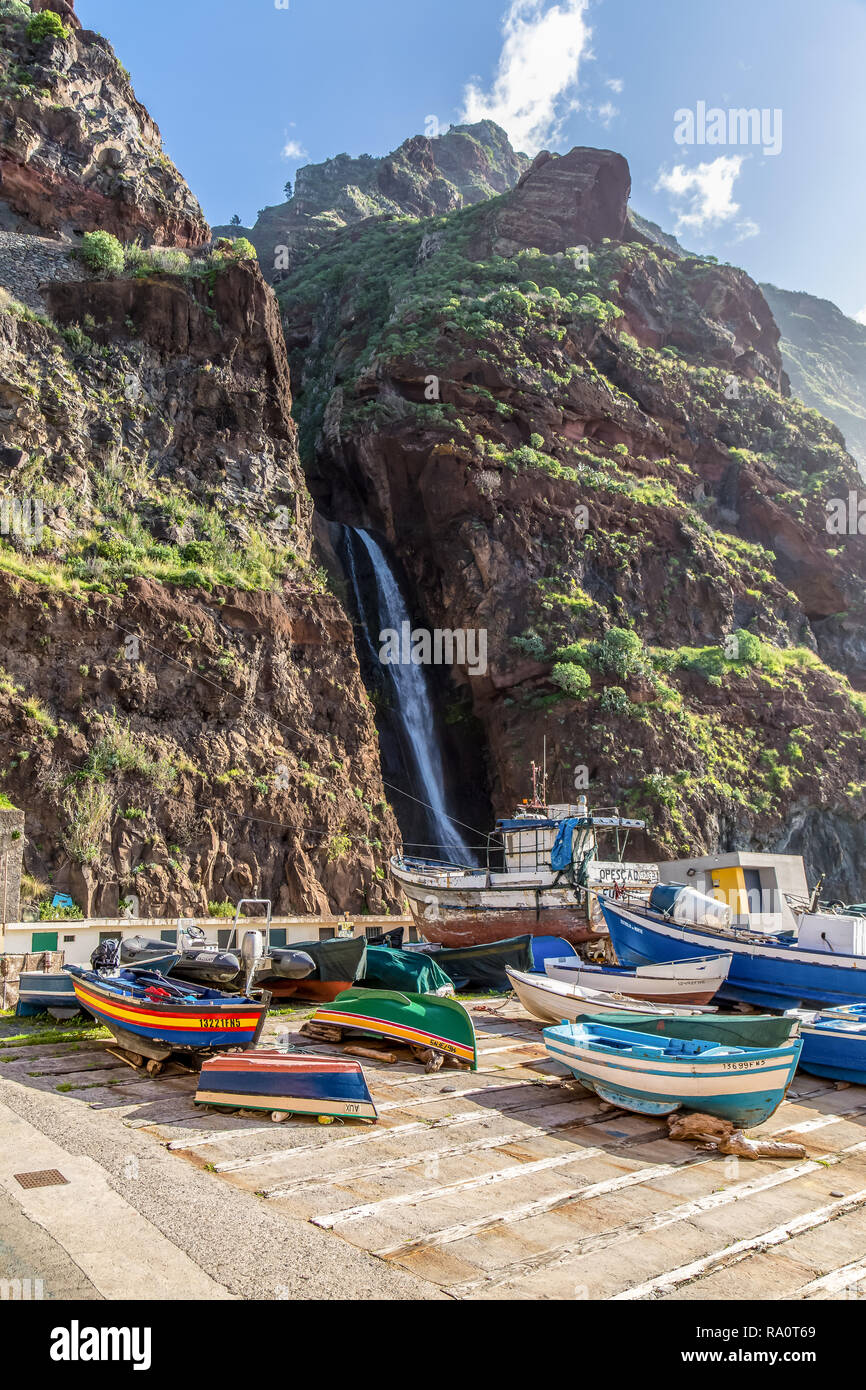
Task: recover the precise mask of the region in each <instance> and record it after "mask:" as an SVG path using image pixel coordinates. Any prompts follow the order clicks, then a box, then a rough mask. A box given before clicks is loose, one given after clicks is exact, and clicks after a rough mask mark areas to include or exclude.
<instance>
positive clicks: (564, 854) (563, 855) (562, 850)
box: [550, 819, 583, 873]
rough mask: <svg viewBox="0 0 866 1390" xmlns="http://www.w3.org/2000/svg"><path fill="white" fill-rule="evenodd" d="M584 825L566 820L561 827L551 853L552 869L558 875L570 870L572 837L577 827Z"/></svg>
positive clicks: (574, 820)
mask: <svg viewBox="0 0 866 1390" xmlns="http://www.w3.org/2000/svg"><path fill="white" fill-rule="evenodd" d="M582 824H583V822H582V821H579V820H576V819H571V820H564V821H563V822H562V824H561V826H560V827H559V834H558V835H557V837H556V839H555V840H554V842H553V849H552V850H551V851H550V867H551V868H552V869H554V870H555V871H556V872H557V873H559V872H561V871H562V870H563V869H567V868H569V866H570V864H571V841H572V836H573V835H574V832H575V829H576V827H577V826H578V825H582Z"/></svg>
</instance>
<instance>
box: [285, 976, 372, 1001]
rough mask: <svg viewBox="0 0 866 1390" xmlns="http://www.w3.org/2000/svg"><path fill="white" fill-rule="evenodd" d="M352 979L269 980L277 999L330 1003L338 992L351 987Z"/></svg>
mask: <svg viewBox="0 0 866 1390" xmlns="http://www.w3.org/2000/svg"><path fill="white" fill-rule="evenodd" d="M353 983H354V981H352V980H278V979H273V978H271V979H270V980H268V989H269V990H270V992H271V994H272V995H273V996H274V998H275V999H299V1000H303V1001H304V1002H305V1003H307V1004H330V1003H332V1002H333V1000H334V999H336V997H337V995H338V994H342V993H343V992H344V991H345V990H347V989H351V988H352V985H353Z"/></svg>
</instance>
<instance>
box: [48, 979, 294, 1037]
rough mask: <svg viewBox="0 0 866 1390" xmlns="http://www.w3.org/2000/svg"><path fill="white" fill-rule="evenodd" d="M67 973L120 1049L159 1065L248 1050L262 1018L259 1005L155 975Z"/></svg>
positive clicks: (264, 1008)
mask: <svg viewBox="0 0 866 1390" xmlns="http://www.w3.org/2000/svg"><path fill="white" fill-rule="evenodd" d="M66 969H67V973H68V974H70V975H71V976H72V984H73V988H74V990H75V997H76V999H77V1000H78V1002H79V1004H80V1005H81V1007H82V1008H83V1009H86V1010H87V1012H88V1013H90V1014H93V1017H94V1018H96V1019H98V1020H99V1022H100V1023H104V1024H105V1026H106V1027H107V1028H108V1029H110V1031H111V1032H112V1033H113V1034H114V1037H115V1038H116V1040H117V1042H118V1043H119V1044H120V1046H121V1047H123V1048H125V1049H127V1050H128V1051H131V1052H133V1053H142V1054H144V1055H145V1056H147V1057H152V1058H157V1059H160V1060H161V1059H164V1058H165V1057H168V1056H170V1054H171V1053H172V1052H214V1051H216V1050H217V1049H220V1048H228V1047H239V1048H247V1047H253V1046H254V1045H255V1043H256V1042H257V1041H258V1038H259V1034H260V1033H261V1030H262V1025H263V1024H264V1021H265V1017H266V1014H267V1005H266V1003H265V1002H263V1001H257V1000H255V999H248V998H246V997H245V996H244V995H242V994H224V993H223V992H222V991H221V990H217V989H207V988H205V987H204V986H203V985H191V984H182V983H180V982H175V981H174V980H167V979H166V978H165V976H164V975H160V974H158V973H157V972H155V971H146V970H136V971H134V972H133V971H131V970H117V971H114V972H113V973H111V974H99V973H98V972H96V971H94V970H84V969H83V968H82V967H81V966H78V965H70V966H67V967H66Z"/></svg>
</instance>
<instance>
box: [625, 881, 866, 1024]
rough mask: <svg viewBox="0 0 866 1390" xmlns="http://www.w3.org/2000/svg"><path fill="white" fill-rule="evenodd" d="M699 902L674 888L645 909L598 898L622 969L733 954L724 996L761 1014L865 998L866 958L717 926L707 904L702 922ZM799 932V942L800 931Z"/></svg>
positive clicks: (812, 937) (816, 940) (814, 942)
mask: <svg viewBox="0 0 866 1390" xmlns="http://www.w3.org/2000/svg"><path fill="white" fill-rule="evenodd" d="M685 894H689V895H690V897H689V899H688V903H689V911H688V913H686V912H683V913H678V905H679V902H680V898H681V895H685ZM700 898H702V895H701V894H696V893H694V890H692V889H686V888H685V887H682V886H680V885H676V884H661V885H659V886H658V887H656V888H654V889H653V891H652V893H651V895H650V900H649V904H648V905H642V904H637V903H630V902H625V901H622V900H617V899H615V898H609V897H607V896H605V895H604V894H600V895H599V903H600V905H601V910H602V912H603V914H604V920H605V922H606V924H607V929H608V931H609V933H610V939H611V942H612V944H613V948H614V950H615V951H616V955H617V959H618V960H619V961H620V963H621V964H623V965H649V964H655V963H661V962H663V961H675V960H687V959H689V958H690V957H694V956H699V955H700V956H706V955H713V954H715V955H728V954H730V956H731V957H732V959H731V968H730V971H729V972H728V977H727V979H726V981H725V983H724V984H723V985H722V987H721V989H720V990H719V995H720V996H721V997H724V998H729V999H738V1000H742V1001H743V1002H744V1003H747V1004H755V1005H757V1006H758V1007H760V1008H770V1009H789V1008H798V1007H800V1006H801V1005H804V1006H808V1005H818V1006H821V1005H823V1004H830V1005H834V1004H854V1003H858V1002H861V1001H862V1000H863V999H864V998H866V955H854V954H846V953H844V952H841V951H837V950H834V949H833V948H832V947H831V946H830V945H828V944H825V943H824V942H823V941H822V939H821V936H820V934H819V933H816V932H810V933H809V945H808V946H804V945H802V944H801V943H800V942H798V939H797V937H796V936H795V935H794V933H793V932H789V933H780V934H779V935H772V934H765V933H762V932H759V931H748V930H745V929H742V928H738V927H732V926H730V925H727V926H726V925H718V923H719V921H720V918H719V915H718V911H719V904H718V903H715V902H714V901H713V900H712V899H709V898H708V899H703V902H704V903H706V904H708V905H709V906H708V909H707V913H706V916H704V917H703V919H702V920H701V913H700V910H699V909H700V904H699V903H697V901H696V900H697V899H700ZM683 901H685V898H683ZM712 909H715V911H712ZM678 916H679V920H678ZM684 919H685V920H684ZM800 932H801V936H802V935H803V926H802V924H801V927H800ZM821 946H823V947H824V949H820V948H821Z"/></svg>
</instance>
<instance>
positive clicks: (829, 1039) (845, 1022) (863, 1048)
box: [800, 1004, 866, 1086]
mask: <svg viewBox="0 0 866 1390" xmlns="http://www.w3.org/2000/svg"><path fill="white" fill-rule="evenodd" d="M800 1017H801V1029H802V1034H803V1054H802V1056H801V1058H800V1069H801V1070H802V1071H807V1072H810V1073H812V1074H813V1075H815V1076H829V1077H830V1078H832V1080H834V1081H853V1082H854V1083H855V1084H856V1085H858V1086H866V1004H846V1005H843V1006H842V1007H841V1008H837V1009H825V1010H824V1011H823V1012H821V1013H805V1012H804V1013H802V1014H801V1016H800Z"/></svg>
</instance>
